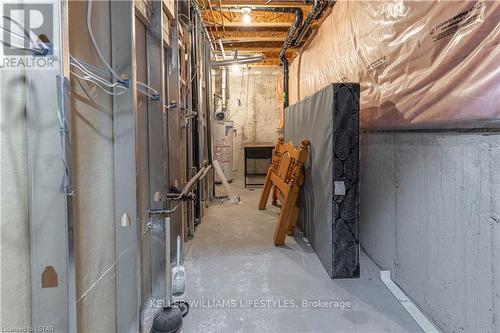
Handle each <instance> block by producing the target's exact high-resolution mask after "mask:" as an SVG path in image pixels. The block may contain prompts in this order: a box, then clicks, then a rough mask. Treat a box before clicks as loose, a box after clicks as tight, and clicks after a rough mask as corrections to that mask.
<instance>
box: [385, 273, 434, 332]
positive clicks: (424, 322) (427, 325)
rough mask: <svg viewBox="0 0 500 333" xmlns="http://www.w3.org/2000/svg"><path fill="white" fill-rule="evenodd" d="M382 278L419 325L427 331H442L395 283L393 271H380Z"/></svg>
mask: <svg viewBox="0 0 500 333" xmlns="http://www.w3.org/2000/svg"><path fill="white" fill-rule="evenodd" d="M380 280H382V282H383V283H384V284H385V286H386V287H387V289H389V291H390V292H391V293H392V295H393V296H394V297H396V299H397V300H398V301H399V303H401V305H402V306H403V307H404V308H405V310H406V311H407V312H408V314H409V315H410V316H411V317H412V318H413V319H414V320H415V321H416V322H417V324H418V326H420V328H421V329H422V330H423V331H424V332H425V333H441V331H440V330H439V329H438V328H437V327H436V326H435V325H434V324H433V323H432V322H431V321H430V320H429V319H427V317H426V316H425V315H424V314H423V313H422V311H420V309H419V308H417V306H416V305H415V303H413V302H412V301H411V300H410V299H409V298H408V296H406V294H405V293H404V292H403V291H402V290H401V288H399V286H398V285H397V284H396V283H394V281H392V279H391V271H380Z"/></svg>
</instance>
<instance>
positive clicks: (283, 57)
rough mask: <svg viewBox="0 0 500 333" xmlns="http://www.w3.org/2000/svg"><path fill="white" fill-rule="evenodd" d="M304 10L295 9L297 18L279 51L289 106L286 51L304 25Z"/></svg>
mask: <svg viewBox="0 0 500 333" xmlns="http://www.w3.org/2000/svg"><path fill="white" fill-rule="evenodd" d="M302 17H303V14H302V10H301V9H300V8H296V9H295V20H294V21H293V24H292V26H291V27H290V29H288V35H287V36H286V39H285V41H284V42H283V46H282V47H281V50H280V53H279V59H280V62H281V64H282V65H283V106H284V108H287V107H288V59H287V58H286V51H287V50H288V48H289V47H290V46H291V45H292V44H293V42H294V40H295V38H297V34H298V31H299V28H300V26H301V25H302Z"/></svg>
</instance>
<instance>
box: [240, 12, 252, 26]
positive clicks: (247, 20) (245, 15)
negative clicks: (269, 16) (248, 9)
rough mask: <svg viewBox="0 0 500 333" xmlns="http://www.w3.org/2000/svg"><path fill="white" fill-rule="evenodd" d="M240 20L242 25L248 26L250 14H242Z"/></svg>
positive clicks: (250, 20)
mask: <svg viewBox="0 0 500 333" xmlns="http://www.w3.org/2000/svg"><path fill="white" fill-rule="evenodd" d="M242 20H243V23H245V24H250V23H251V22H252V17H251V16H250V14H243V17H242Z"/></svg>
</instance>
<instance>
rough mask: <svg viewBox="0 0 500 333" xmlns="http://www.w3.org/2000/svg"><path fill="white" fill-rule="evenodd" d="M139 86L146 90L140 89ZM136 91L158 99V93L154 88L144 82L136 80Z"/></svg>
mask: <svg viewBox="0 0 500 333" xmlns="http://www.w3.org/2000/svg"><path fill="white" fill-rule="evenodd" d="M139 87H144V88H146V89H147V90H142V89H141V88H139ZM137 91H138V92H140V93H141V94H144V95H146V96H148V97H150V98H152V99H154V100H158V99H159V98H160V93H159V92H158V91H157V90H156V89H154V88H153V87H151V86H150V85H147V84H146V83H143V82H137ZM150 92H151V93H150Z"/></svg>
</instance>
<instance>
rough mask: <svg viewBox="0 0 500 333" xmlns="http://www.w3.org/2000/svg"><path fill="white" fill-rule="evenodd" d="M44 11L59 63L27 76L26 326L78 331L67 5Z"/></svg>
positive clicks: (29, 71) (25, 7) (51, 6)
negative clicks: (28, 270)
mask: <svg viewBox="0 0 500 333" xmlns="http://www.w3.org/2000/svg"><path fill="white" fill-rule="evenodd" d="M8 6H10V8H11V9H12V10H19V11H24V13H29V12H30V4H14V3H12V4H5V5H4V8H3V9H4V13H5V10H6V9H7V8H8ZM43 6H44V7H43V8H41V7H37V10H41V11H42V15H43V17H47V18H49V17H50V18H51V19H52V20H53V27H54V30H53V31H52V32H51V31H50V30H47V36H48V38H49V39H50V40H51V42H52V44H53V50H54V57H53V59H55V60H54V64H53V66H51V67H50V68H44V69H42V70H38V69H36V68H35V69H27V70H26V74H25V75H26V101H27V102H26V116H27V149H28V151H27V158H28V188H29V193H28V200H29V224H30V260H31V310H32V311H31V316H32V320H31V323H27V326H28V327H52V328H53V330H54V331H55V332H76V329H77V314H76V292H75V258H74V235H73V219H72V188H71V144H70V142H71V141H70V136H71V133H70V131H71V119H70V110H69V106H70V102H69V98H70V96H69V94H70V90H69V89H70V86H69V79H68V78H69V40H68V2H67V1H55V0H52V1H48V2H46V3H44V4H43ZM5 15H7V16H8V15H10V13H5ZM42 28H43V27H42ZM50 28H51V29H52V26H50ZM48 57H49V56H47V58H48ZM7 306H13V305H12V304H8V305H7Z"/></svg>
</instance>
